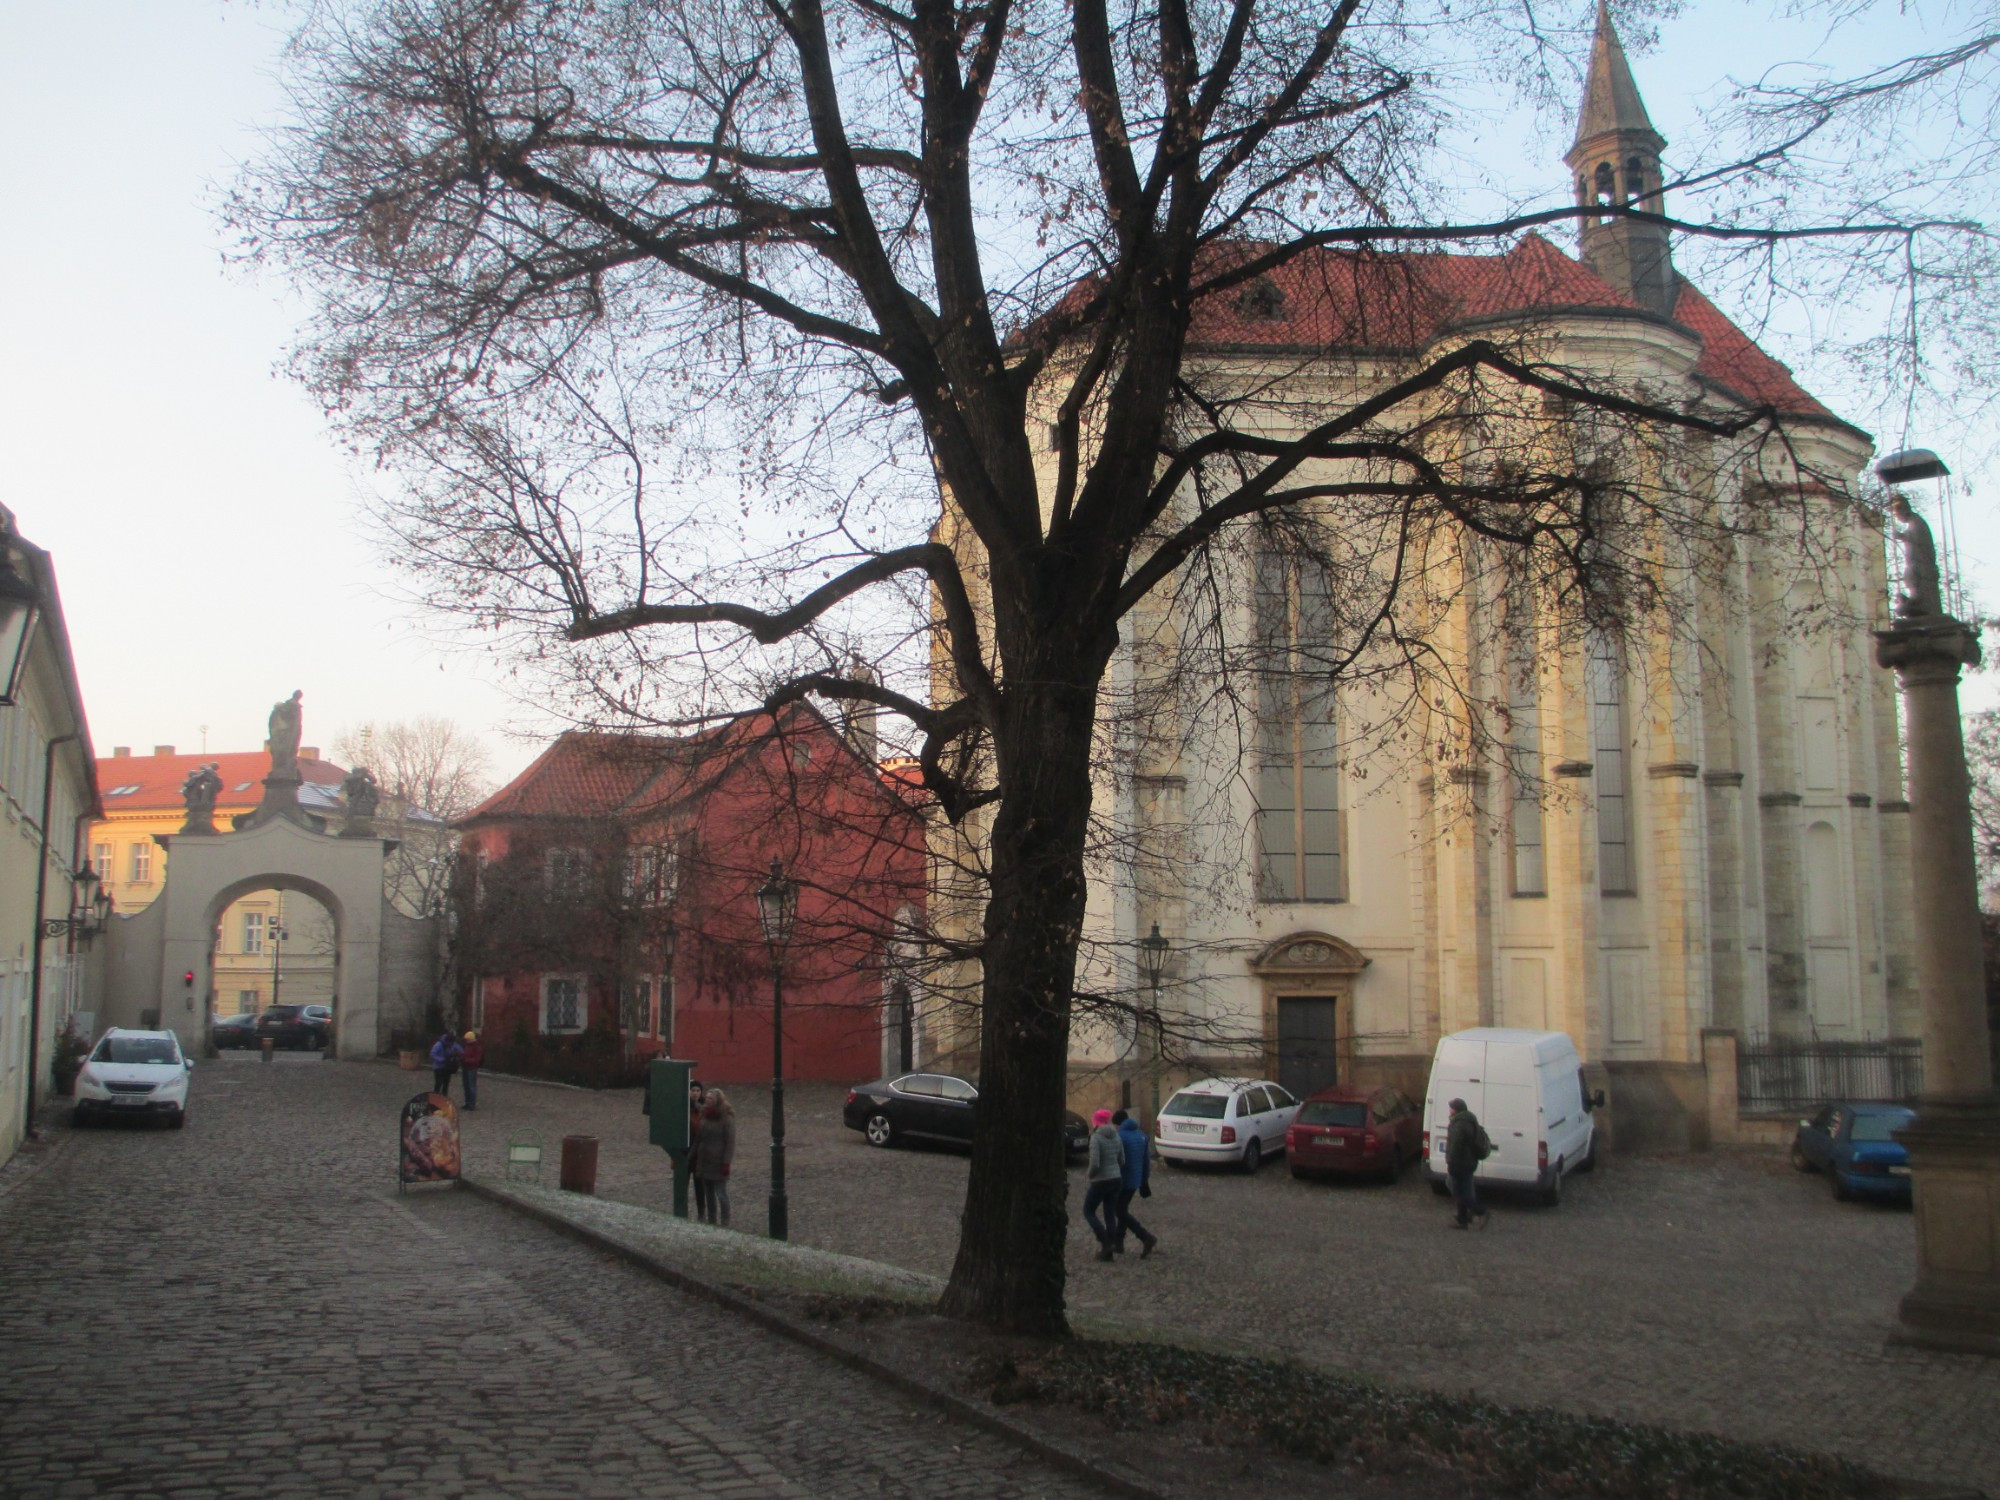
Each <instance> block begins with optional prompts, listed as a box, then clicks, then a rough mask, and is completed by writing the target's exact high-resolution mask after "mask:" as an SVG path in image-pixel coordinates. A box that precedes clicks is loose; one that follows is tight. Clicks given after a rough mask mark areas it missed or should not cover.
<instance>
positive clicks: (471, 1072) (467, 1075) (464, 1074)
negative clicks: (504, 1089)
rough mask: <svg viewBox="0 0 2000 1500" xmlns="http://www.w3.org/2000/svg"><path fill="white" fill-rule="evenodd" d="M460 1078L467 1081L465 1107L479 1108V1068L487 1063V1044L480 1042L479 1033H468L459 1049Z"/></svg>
mask: <svg viewBox="0 0 2000 1500" xmlns="http://www.w3.org/2000/svg"><path fill="white" fill-rule="evenodd" d="M459 1053H460V1055H459V1059H458V1066H459V1069H460V1072H459V1077H461V1078H463V1079H464V1080H465V1107H466V1108H467V1109H477V1108H479V1067H480V1064H482V1063H483V1062H485V1061H486V1043H484V1042H482V1041H480V1040H479V1033H478V1032H476V1031H468V1032H466V1034H465V1041H464V1042H463V1043H462V1044H461V1046H460V1048H459Z"/></svg>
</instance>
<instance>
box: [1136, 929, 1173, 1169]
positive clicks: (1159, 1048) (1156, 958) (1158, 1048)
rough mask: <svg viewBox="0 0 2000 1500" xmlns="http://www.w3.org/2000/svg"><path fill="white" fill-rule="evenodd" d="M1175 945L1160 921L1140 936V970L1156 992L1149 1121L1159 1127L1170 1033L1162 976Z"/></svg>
mask: <svg viewBox="0 0 2000 1500" xmlns="http://www.w3.org/2000/svg"><path fill="white" fill-rule="evenodd" d="M1171 946H1172V945H1171V944H1169V943H1168V942H1167V940H1166V939H1165V938H1163V937H1161V936H1160V924H1159V923H1158V922H1155V923H1154V924H1153V930H1152V931H1151V932H1149V933H1147V934H1146V935H1145V936H1144V937H1142V938H1140V939H1139V972H1140V973H1141V974H1143V975H1145V977H1146V987H1147V988H1148V989H1150V990H1151V991H1152V992H1153V1070H1152V1071H1153V1113H1152V1115H1151V1116H1150V1118H1149V1119H1148V1120H1147V1122H1146V1123H1147V1124H1149V1125H1151V1126H1152V1127H1153V1128H1154V1129H1156V1130H1157V1129H1158V1128H1159V1122H1160V1054H1161V1053H1162V1052H1164V1051H1165V1050H1166V1035H1165V1030H1164V1027H1163V1024H1162V1022H1161V1020H1160V980H1161V979H1162V978H1163V977H1164V976H1165V974H1166V972H1167V950H1168V949H1169V948H1170V947H1171Z"/></svg>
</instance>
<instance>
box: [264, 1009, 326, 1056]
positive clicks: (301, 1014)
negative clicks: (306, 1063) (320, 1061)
mask: <svg viewBox="0 0 2000 1500" xmlns="http://www.w3.org/2000/svg"><path fill="white" fill-rule="evenodd" d="M311 1011H319V1012H321V1014H319V1015H312V1014H309V1012H311ZM332 1030H333V1012H331V1011H330V1010H328V1009H327V1008H326V1007H325V1006H324V1005H269V1006H266V1007H265V1008H264V1012H263V1014H262V1015H260V1016H258V1017H257V1040H258V1041H259V1042H262V1041H263V1040H264V1038H266V1037H269V1038H270V1039H271V1041H272V1042H273V1043H275V1044H276V1045H277V1046H280V1047H300V1048H305V1049H308V1050H311V1051H315V1052H316V1051H318V1050H319V1049H320V1048H321V1047H324V1046H325V1045H326V1042H327V1038H328V1036H329V1035H331V1033H332Z"/></svg>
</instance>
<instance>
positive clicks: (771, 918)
mask: <svg viewBox="0 0 2000 1500" xmlns="http://www.w3.org/2000/svg"><path fill="white" fill-rule="evenodd" d="M798 905H799V889H798V886H797V885H796V884H794V883H793V882H792V881H789V880H787V879H785V869H784V866H783V865H782V864H780V863H779V862H778V861H777V860H775V859H774V860H772V861H771V878H770V879H769V880H766V881H765V882H764V883H763V884H762V885H760V886H759V887H757V918H758V920H759V921H761V922H762V923H763V924H764V942H765V944H766V945H767V946H768V947H769V948H770V950H771V1205H770V1210H771V1238H772V1239H774V1240H782V1239H789V1238H790V1237H791V1220H790V1209H789V1206H788V1205H787V1203H786V1199H785V945H786V944H788V943H790V942H791V940H792V922H793V919H794V918H795V917H796V916H797V915H798Z"/></svg>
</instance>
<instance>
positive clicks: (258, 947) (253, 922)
mask: <svg viewBox="0 0 2000 1500" xmlns="http://www.w3.org/2000/svg"><path fill="white" fill-rule="evenodd" d="M269 926H270V918H269V917H268V916H266V915H265V914H264V913H263V912H261V911H246V912H245V913H243V952H244V953H246V954H250V955H261V954H262V953H263V952H264V933H265V931H266V929H267V928H268V927H269Z"/></svg>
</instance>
